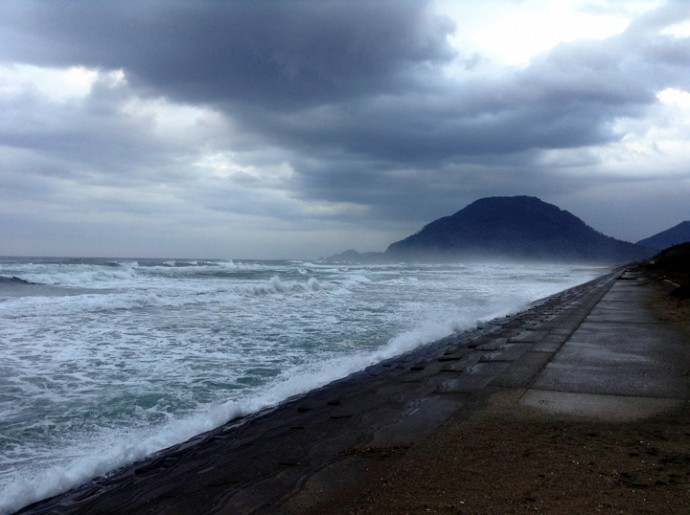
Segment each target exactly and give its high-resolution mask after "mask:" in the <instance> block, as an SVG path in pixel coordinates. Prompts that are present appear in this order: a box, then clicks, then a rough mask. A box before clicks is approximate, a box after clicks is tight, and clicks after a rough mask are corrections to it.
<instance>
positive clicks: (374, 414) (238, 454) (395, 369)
mask: <svg viewBox="0 0 690 515" xmlns="http://www.w3.org/2000/svg"><path fill="white" fill-rule="evenodd" d="M614 276H615V273H614V274H608V275H604V276H601V277H599V278H597V279H594V280H592V281H589V282H587V283H584V284H582V285H578V286H575V287H573V288H569V289H567V290H564V291H563V292H560V293H557V294H555V295H552V296H549V297H547V298H544V299H541V300H539V301H536V302H535V303H533V304H532V305H530V307H529V308H528V309H526V310H524V311H522V312H520V313H518V314H515V315H510V316H507V317H505V318H500V319H496V320H493V321H490V322H487V323H486V324H484V325H483V326H482V327H480V328H478V329H474V330H471V331H466V332H463V333H458V334H454V335H451V336H449V337H446V338H443V339H441V340H438V341H436V342H433V343H430V344H428V345H425V346H423V347H421V348H419V349H416V350H415V351H412V352H410V353H407V354H403V355H401V356H397V357H395V358H391V359H389V360H386V361H383V362H381V363H379V364H376V365H373V366H371V367H369V368H367V369H366V370H364V371H362V372H359V373H355V374H353V375H351V376H348V377H346V378H344V379H341V380H337V381H335V382H333V383H330V384H329V385H327V386H325V387H322V388H319V389H317V390H313V391H311V392H308V393H306V394H303V395H300V396H298V397H296V398H291V399H288V400H287V401H284V402H283V403H281V404H280V405H278V406H274V407H271V408H267V409H265V410H262V411H260V412H258V413H255V414H252V415H248V416H246V417H242V418H239V419H235V420H233V421H230V422H229V423H227V424H226V425H224V426H221V427H220V428H217V429H215V430H212V431H210V432H208V433H204V434H202V435H198V436H197V437H194V438H192V439H191V440H188V441H187V442H184V443H181V444H178V445H175V446H173V447H170V448H168V449H165V450H163V451H160V452H158V453H155V454H154V455H152V456H150V457H149V458H147V459H146V460H144V461H140V462H137V463H135V464H133V465H131V466H128V467H125V468H123V469H120V470H118V471H115V472H114V473H113V474H111V475H109V476H108V477H107V478H96V479H94V480H91V481H90V482H88V483H86V484H84V485H82V486H80V487H78V488H76V489H73V490H71V491H69V492H66V493H63V494H60V495H58V496H55V497H52V498H49V499H45V500H43V501H39V502H37V503H34V504H32V505H30V506H27V507H25V508H24V509H22V510H20V511H19V512H18V513H46V512H48V511H52V510H56V511H59V512H64V513H69V512H76V511H83V510H85V509H91V508H89V506H92V505H93V506H94V507H95V506H101V508H99V509H100V510H101V511H102V512H104V513H105V512H108V511H109V509H108V508H107V507H108V506H109V507H110V509H112V510H115V508H116V506H118V503H120V505H122V506H126V507H127V510H128V511H136V509H139V508H137V506H139V507H140V509H145V510H149V509H151V508H152V506H151V505H152V503H153V504H155V503H160V502H162V500H165V499H166V498H167V496H168V495H169V494H167V493H166V494H163V495H162V496H161V497H159V498H158V500H155V499H154V498H152V497H151V496H149V495H144V494H136V495H135V494H134V493H131V494H130V493H127V492H128V491H129V490H130V489H134V490H136V489H147V490H148V489H150V486H143V485H151V484H156V487H155V488H154V489H153V490H155V491H158V490H161V491H165V490H170V491H175V490H176V487H172V486H171V487H170V488H166V486H165V484H158V483H159V481H158V480H157V479H156V478H162V477H163V476H167V475H169V474H171V470H177V472H174V473H173V474H174V475H175V476H176V477H178V476H179V477H178V479H176V481H180V482H181V483H188V481H186V480H185V476H189V475H190V474H192V473H193V474H201V471H203V469H209V470H208V471H207V472H206V474H210V475H211V476H212V475H213V473H212V472H213V470H216V469H221V468H222V469H224V470H225V472H224V473H223V476H224V477H225V479H223V480H218V479H209V478H204V479H203V480H202V481H201V482H199V484H197V488H196V489H197V491H203V490H204V489H207V490H208V489H210V490H218V489H221V490H222V489H223V488H224V487H223V486H222V485H225V486H226V487H228V486H229V487H230V489H231V490H232V491H233V492H234V493H233V494H232V495H231V497H234V498H235V499H234V501H233V502H239V501H240V499H242V498H243V497H246V493H247V492H246V490H248V489H249V488H248V487H249V486H251V485H253V484H254V483H256V482H257V481H259V482H261V478H264V477H266V476H270V475H274V476H289V477H291V478H292V479H291V480H286V479H285V477H281V480H280V481H278V483H276V484H273V485H272V486H268V484H267V485H266V490H268V491H269V492H270V491H278V490H280V489H286V488H287V484H289V483H290V481H293V482H295V483H299V482H301V481H303V480H304V479H303V478H304V477H307V476H309V475H310V474H313V473H314V471H315V470H317V469H319V468H320V467H321V466H322V465H315V464H317V463H321V462H324V461H325V462H328V461H332V460H334V459H336V460H337V459H340V458H339V454H338V453H339V452H349V450H350V449H352V448H357V447H358V446H359V447H361V446H366V445H367V444H368V443H370V444H373V445H376V446H381V445H384V444H385V446H387V447H389V448H390V449H391V451H390V452H391V456H387V457H393V456H398V455H400V454H404V452H405V450H406V449H408V448H409V447H411V446H412V445H413V444H414V443H415V442H418V441H420V440H421V439H423V438H424V437H426V436H428V435H429V434H431V433H432V432H433V430H435V429H436V428H437V427H438V426H439V425H440V424H441V423H442V422H444V421H445V420H446V419H447V418H448V417H449V416H450V415H451V414H453V413H455V412H456V411H458V410H460V411H465V412H467V413H470V412H471V411H473V410H474V409H476V408H477V407H478V406H480V405H481V404H482V403H483V402H485V399H483V395H482V393H481V390H482V389H483V388H484V386H486V384H488V382H490V381H491V379H492V378H493V376H495V375H497V374H498V373H500V372H501V371H502V370H503V369H504V368H507V366H508V365H509V364H510V361H505V360H503V361H501V360H500V359H493V358H491V357H490V356H488V357H487V352H486V351H487V350H489V353H488V354H491V350H490V348H491V347H492V344H491V342H494V343H493V347H497V346H496V343H495V341H496V338H499V339H500V340H502V341H503V342H507V340H508V339H509V338H510V337H511V335H512V337H515V338H518V339H519V338H520V333H524V332H525V331H529V328H530V327H531V326H533V325H534V322H533V321H532V319H534V318H539V317H540V316H542V317H543V316H546V317H547V318H549V317H552V315H551V314H550V310H551V307H552V306H554V305H558V304H567V303H568V302H570V301H572V300H573V299H578V298H581V297H582V296H583V295H585V294H587V293H591V292H590V290H592V289H594V290H596V289H597V288H599V289H600V288H601V287H602V284H604V283H607V282H611V281H612V280H614ZM585 296H586V295H585ZM487 344H488V345H489V348H486V347H485V346H486V345H487ZM483 345H484V347H483ZM499 346H500V345H499ZM503 346H506V345H503ZM510 348H511V352H512V353H513V354H515V353H516V351H518V350H520V349H522V350H525V346H524V345H522V344H520V343H519V342H518V341H515V342H512V343H511V344H510ZM495 352H496V350H495V351H494V353H495ZM434 362H435V363H434ZM429 363H434V364H435V365H437V366H436V369H434V370H433V371H432V373H430V369H429V368H428V367H427V365H428V364H429ZM439 364H440V365H441V367H439V366H438V365H439ZM440 368H445V369H447V370H446V371H441V370H439V369H440ZM441 376H445V377H443V378H441ZM458 377H462V382H463V384H464V385H463V386H458V384H456V383H458V380H457V378H458ZM439 381H440V382H439ZM372 393H376V395H372ZM346 400H347V402H346ZM350 402H352V403H353V404H355V405H356V406H355V407H358V408H359V411H361V412H363V413H364V415H365V416H363V415H360V416H359V417H358V416H357V415H355V414H354V411H356V410H351V409H349V408H345V405H346V404H349V403H350ZM367 411H368V413H367ZM357 418H360V420H357V424H356V426H357V427H356V428H353V427H350V428H348V429H346V430H344V434H342V435H340V432H342V431H343V429H342V426H348V425H351V424H352V422H353V421H354V420H356V419H357ZM307 427H313V428H321V429H319V430H318V431H314V432H321V433H323V432H324V431H325V433H327V434H331V433H333V440H337V441H342V444H340V447H341V449H340V451H338V452H336V453H335V454H334V453H333V452H328V449H325V450H324V452H323V453H321V454H319V453H316V455H315V456H314V457H313V459H312V458H310V459H309V460H308V463H306V462H305V460H304V459H303V457H302V456H307V455H310V454H314V453H313V452H312V450H311V449H310V447H313V445H312V444H313V442H314V436H313V434H312V431H309V430H305V429H306V428H307ZM257 432H258V434H260V435H262V436H258V437H257V436H256V434H257ZM300 434H302V436H300ZM305 435H307V436H305ZM262 439H263V440H265V443H262V442H261V440H262ZM281 442H283V443H282V444H281ZM290 445H292V447H293V448H292V449H291V450H288V449H286V446H290ZM247 446H249V447H254V448H256V447H257V446H258V447H262V448H264V449H265V455H261V456H262V457H261V458H260V459H258V461H257V456H256V455H257V453H256V452H250V453H247V452H244V451H243V449H246V448H247ZM326 447H328V446H326ZM211 449H214V450H213V451H212V450H211ZM217 454H221V455H224V456H227V457H229V458H228V459H230V458H233V461H234V462H236V463H235V465H233V466H231V467H228V464H227V463H223V464H222V465H223V466H222V467H221V466H220V464H217V463H216V464H213V465H208V464H207V465H206V466H202V465H203V463H204V460H208V459H209V456H211V455H214V456H215V455H217ZM355 454H356V453H355ZM278 456H280V457H278ZM353 456H354V455H353ZM365 458H366V456H365ZM214 459H215V458H214ZM211 461H213V459H212V460H211ZM349 461H357V460H353V459H350V460H349ZM360 461H363V462H369V461H371V460H369V459H368V458H366V459H364V460H361V459H360ZM384 461H386V460H384ZM248 468H252V469H255V470H254V472H253V473H251V472H249V471H248V470H247V469H248ZM233 470H234V472H233ZM216 471H217V470H216ZM277 471H279V472H277ZM202 475H204V474H202ZM228 477H232V479H227V478H228ZM147 478H148V479H147ZM269 483H270V482H269ZM171 485H172V483H171ZM209 485H210V486H209ZM214 485H215V486H214ZM290 488H294V486H292V487H290ZM207 493H208V492H207ZM264 495H267V492H264V493H262V494H261V496H260V497H261V498H262V499H263V496H264ZM142 496H143V497H142ZM204 496H205V495H204ZM131 497H136V498H137V499H139V501H137V502H138V503H139V504H137V503H134V504H133V503H132V502H129V501H131V499H130V498H131ZM223 497H227V494H224V495H223ZM269 497H270V496H269ZM273 497H275V495H274V496H273ZM276 500H277V499H276ZM162 504H164V505H165V504H169V503H167V502H162ZM250 504H252V503H251V502H248V501H247V500H245V501H242V502H239V504H238V506H240V505H242V506H248V505H250ZM191 506H194V503H192V504H191ZM103 507H106V508H103ZM240 511H242V510H240ZM178 512H180V511H179V510H178ZM190 512H193V510H191V511H190Z"/></svg>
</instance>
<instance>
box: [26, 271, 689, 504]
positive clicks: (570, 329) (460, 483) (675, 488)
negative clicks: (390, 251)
mask: <svg viewBox="0 0 690 515" xmlns="http://www.w3.org/2000/svg"><path fill="white" fill-rule="evenodd" d="M673 302H675V301H673ZM686 309H687V307H685V306H680V307H676V306H675V304H674V303H668V302H667V299H666V297H665V294H664V292H663V291H662V290H660V289H656V288H655V287H654V285H653V284H651V283H650V280H649V279H647V278H646V277H645V276H644V275H642V274H639V273H631V272H620V271H619V272H615V273H612V274H609V275H606V276H603V277H601V278H599V279H596V280H594V281H591V282H589V283H586V284H584V285H581V286H578V287H575V288H571V289H569V290H566V291H564V292H562V293H560V294H557V295H555V296H553V297H550V298H547V299H544V300H543V301H541V302H539V303H537V304H535V305H534V306H533V307H531V308H530V309H528V310H526V311H524V312H522V313H520V314H518V315H515V316H510V317H505V318H504V319H499V320H495V321H493V322H491V323H488V324H486V325H485V326H483V327H480V328H478V329H476V330H473V331H469V332H464V333H458V334H454V335H451V336H449V337H447V338H444V339H442V340H439V341H437V342H434V343H432V344H430V345H428V346H426V347H424V348H422V349H419V350H417V351H414V352H412V353H409V354H406V355H403V356H401V357H397V358H393V359H390V360H388V361H385V362H383V363H380V364H378V365H375V366H372V367H370V368H368V369H366V370H365V371H363V372H361V373H357V374H355V375H353V376H350V377H348V378H345V379H342V380H340V381H336V382H334V383H332V384H330V385H327V386H325V387H323V388H320V389H318V390H314V391H312V392H309V393H308V394H306V395H303V396H299V397H297V398H294V399H291V400H289V401H287V402H285V403H282V404H280V405H279V406H277V407H274V408H270V409H267V410H264V411H262V412H259V413H257V414H254V415H251V416H249V417H246V418H242V419H237V420H235V421H231V422H230V423H229V424H227V425H225V426H222V427H220V428H218V429H216V430H214V431H211V432H209V433H206V434H203V435H200V436H198V437H196V438H193V439H192V440H190V441H188V442H186V443H183V444H179V445H177V446H174V447H172V448H170V449H168V450H166V451H163V452H161V453H158V454H156V455H154V456H152V457H150V458H149V459H147V460H145V461H143V462H139V463H136V464H135V465H133V466H130V467H126V468H124V469H122V470H120V471H118V472H116V473H115V474H113V475H111V476H109V477H107V478H100V479H96V480H93V481H91V482H90V483H88V484H86V485H84V486H82V487H80V488H77V489H75V490H73V491H71V492H68V493H66V494H63V495H60V496H58V497H55V498H53V499H49V500H46V501H44V502H40V503H37V504H35V505H33V506H29V507H27V508H26V509H24V510H23V511H22V513H53V512H58V513H122V512H127V513H252V512H256V513H424V512H437V513H444V512H445V513H510V512H514V513H526V512H538V513H574V512H575V513H578V512H579V513H584V512H587V513H589V512H596V511H599V512H604V513H607V512H608V513H619V512H623V513H682V512H687V511H688V508H689V507H690V491H689V490H688V487H687V485H688V484H689V481H688V480H689V476H688V471H689V470H690V468H689V465H690V453H689V452H688V450H687V443H688V442H689V441H690V430H688V429H687V428H688V427H690V426H689V425H688V422H690V416H689V415H688V404H687V399H688V398H689V397H688V371H689V370H690V367H689V364H690V352H689V349H690V346H689V345H688V341H689V340H688V332H686V331H687V327H686V321H687V317H686V316H684V315H683V313H686V312H684V311H682V310H686ZM678 310H680V311H678ZM623 333H625V334H626V338H625V341H619V339H618V338H617V337H616V338H613V339H610V338H609V339H608V340H607V339H606V338H605V337H602V335H606V334H609V335H611V334H614V335H620V334H623ZM636 335H637V336H636ZM592 341H596V345H592V344H591V343H592ZM602 349H605V350H606V353H603V352H602ZM640 378H642V380H641V379H640Z"/></svg>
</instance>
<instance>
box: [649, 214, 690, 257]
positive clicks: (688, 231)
mask: <svg viewBox="0 0 690 515" xmlns="http://www.w3.org/2000/svg"><path fill="white" fill-rule="evenodd" d="M686 242H690V221H688V220H686V221H684V222H681V223H679V224H678V225H674V226H673V227H671V228H670V229H666V230H665V231H661V232H660V233H657V234H655V235H653V236H650V237H649V238H645V239H643V240H640V241H638V242H637V245H641V246H643V247H648V248H650V249H654V250H664V249H666V248H668V247H672V246H673V245H678V244H679V243H686Z"/></svg>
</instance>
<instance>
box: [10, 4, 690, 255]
mask: <svg viewBox="0 0 690 515" xmlns="http://www.w3.org/2000/svg"><path fill="white" fill-rule="evenodd" d="M503 3H504V4H512V2H503ZM523 4H524V3H523ZM527 4H529V2H528V3H527ZM600 4H602V5H601V6H600V8H601V9H603V10H606V8H609V10H611V11H612V10H613V7H612V6H609V5H608V3H606V2H603V3H602V2H600ZM515 5H517V4H515ZM525 5H526V4H525ZM487 9H488V8H487ZM583 9H584V8H583ZM495 15H496V16H500V15H501V13H500V10H497V11H496V13H495ZM629 18H630V19H629V23H628V24H627V26H626V28H624V30H622V31H619V32H616V33H614V34H612V35H610V36H608V37H604V38H599V39H575V40H571V41H563V42H560V43H558V44H556V45H555V46H553V47H552V48H550V49H549V50H548V51H545V52H543V53H541V54H537V55H534V56H533V57H532V58H531V59H530V60H529V62H528V63H527V64H525V65H512V64H505V63H500V62H497V61H496V60H495V59H493V58H492V57H491V56H489V55H484V54H483V53H482V50H481V48H472V47H470V46H467V47H466V48H465V47H462V46H459V45H457V44H453V37H454V36H457V35H458V32H459V31H461V30H462V23H460V24H458V21H459V20H458V19H454V18H453V16H452V13H450V14H449V13H446V12H444V9H443V4H442V3H435V2H421V1H409V2H406V1H402V2H401V1H393V0H390V1H377V2H365V1H348V2H344V1H329V0H326V1H319V2H314V1H307V0H302V1H290V2H250V1H231V2H210V1H208V2H182V1H174V2H138V1H137V2H135V1H126V2H118V3H114V2H109V3H105V2H102V3H98V4H94V3H93V2H86V1H82V2H78V1H75V2H60V3H57V2H38V1H37V2H30V1H22V2H3V3H2V5H0V38H1V39H2V41H3V45H2V46H1V47H0V67H1V68H0V107H2V112H3V120H2V121H0V155H2V156H3V158H2V161H3V163H5V164H4V165H3V167H2V170H0V181H1V182H2V185H3V191H4V194H3V196H4V199H5V200H4V202H5V204H4V208H2V209H3V214H2V216H3V220H4V222H2V225H3V227H4V228H5V229H4V230H6V231H11V233H12V234H13V239H12V241H13V242H14V244H11V243H8V244H7V245H8V246H7V248H6V249H5V250H4V252H3V253H32V252H35V253H51V248H55V251H54V252H52V253H65V252H66V250H65V249H68V248H70V247H69V245H74V244H75V241H76V240H77V239H78V237H77V236H74V237H72V236H71V235H74V234H77V235H78V234H79V233H80V231H83V234H86V235H89V236H88V238H82V239H81V240H80V242H81V247H80V248H79V249H78V251H79V252H88V253H91V254H101V255H102V254H113V253H119V254H120V255H122V254H123V253H127V254H129V255H155V254H158V255H178V256H180V257H182V256H183V254H184V255H190V252H189V251H185V249H186V247H185V243H184V242H185V241H188V242H189V241H195V242H198V243H197V244H196V246H195V247H194V248H195V249H199V252H201V253H202V254H204V256H199V257H210V256H212V255H216V256H220V255H221V254H222V256H220V257H250V256H249V254H254V256H253V257H278V256H281V255H282V256H290V255H292V256H298V255H299V253H300V252H301V251H303V254H302V255H312V256H314V255H324V254H328V253H332V252H336V251H339V250H343V249H344V248H346V247H350V246H359V247H360V250H369V249H377V248H379V249H380V248H384V247H385V246H386V245H387V243H389V242H390V241H391V239H393V238H397V237H399V236H402V235H405V234H408V233H410V232H413V231H414V230H417V229H418V228H419V226H420V225H422V224H424V223H426V222H427V221H429V220H430V219H432V218H435V217H438V216H442V215H445V214H449V213H452V212H454V211H457V210H458V209H460V208H462V207H463V206H464V205H465V204H467V203H468V202H471V201H472V200H474V199H476V198H478V197H481V196H487V195H506V194H533V195H538V196H540V197H542V198H543V199H544V200H546V201H549V202H553V203H556V204H557V205H559V206H560V207H563V208H566V209H569V210H570V211H572V212H573V213H575V214H576V215H578V216H581V217H582V218H584V219H585V221H586V222H588V223H590V224H591V225H593V226H594V227H595V228H597V229H600V230H603V231H604V232H607V233H608V234H611V235H613V236H616V237H621V238H628V239H639V238H642V237H645V236H648V235H650V234H651V233H653V232H656V231H658V230H662V229H665V228H667V227H670V226H671V225H675V224H676V223H678V222H679V221H681V220H682V219H685V218H690V210H689V209H688V207H687V201H683V199H687V197H688V194H690V172H689V171H688V167H687V164H683V163H682V162H681V161H682V159H681V158H682V157H683V156H685V157H687V154H686V153H685V152H686V151H687V150H690V147H688V146H687V141H688V136H690V127H689V126H688V124H687V123H685V122H683V120H682V119H680V118H682V116H681V117H680V118H675V117H674V116H675V115H674V109H677V107H676V104H673V102H678V101H679V102H680V103H681V105H682V103H683V102H684V100H683V99H685V98H686V97H685V96H683V95H686V96H688V97H690V93H689V91H690V77H689V76H688V74H687V70H688V68H689V66H690V40H689V39H688V35H687V34H685V33H682V32H681V33H680V35H679V33H677V32H674V30H673V28H674V27H677V26H679V24H682V23H683V22H685V23H688V22H690V6H688V5H687V4H685V3H682V2H668V3H664V2H659V3H658V4H657V5H656V6H655V7H654V8H652V9H647V10H643V11H641V12H639V13H635V14H634V15H629ZM460 21H462V20H460ZM459 25H460V27H459ZM516 43H517V42H516ZM65 70H68V71H69V70H73V74H74V77H76V78H75V79H74V80H75V81H76V82H77V83H80V81H81V83H83V84H82V85H81V86H79V84H77V85H75V84H72V83H70V81H69V80H68V79H69V77H67V78H64V77H66V76H65V75H64V74H65V73H67V72H65ZM74 70H76V71H74ZM55 77H63V79H64V80H63V79H60V80H63V82H61V83H56V84H51V83H50V81H51V80H54V78H55ZM70 87H72V88H73V89H71V90H70ZM79 87H81V88H82V89H79ZM663 94H665V95H666V96H665V97H664V96H663ZM679 99H680V100H679ZM664 100H667V101H669V102H670V101H673V102H671V104H672V105H670V104H668V102H667V103H664ZM676 115H677V112H676ZM634 152H639V156H638V157H639V159H632V158H631V155H632V153H634ZM621 163H623V164H622V165H621ZM621 166H622V168H621ZM626 167H627V168H626ZM604 192H606V193H604ZM23 206H24V207H23ZM25 206H33V208H32V209H31V212H30V216H27V215H26V209H27V208H26V207H25ZM633 206H635V207H633ZM37 209H38V211H37ZM40 211H44V212H45V213H46V217H47V219H46V220H48V221H49V224H50V226H51V227H53V229H54V231H56V232H57V233H60V232H61V231H64V236H63V241H64V242H65V245H64V246H62V247H61V246H60V245H56V246H55V247H50V246H43V245H41V244H37V243H36V242H35V241H34V239H32V236H31V235H32V234H37V235H38V234H39V233H40V232H41V231H38V230H36V229H35V228H36V227H37V226H39V225H40V223H41V216H40ZM642 212H646V213H649V214H648V215H646V216H640V215H639V213H642ZM636 213H637V214H638V216H639V218H638V219H635V218H634V215H635V214H636ZM631 216H632V217H631ZM137 220H138V222H137ZM135 222H137V223H138V225H136V224H135ZM134 225H136V227H137V228H136V230H135V231H133V232H130V233H129V234H130V235H131V234H135V233H136V234H141V236H137V237H136V238H134V239H135V240H136V244H132V243H131V241H132V240H130V239H128V232H127V231H128V230H131V228H132V227H133V226H134ZM44 227H45V226H44ZM104 227H107V228H109V230H110V231H111V232H110V234H111V237H110V239H109V240H108V239H107V238H96V237H95V236H93V235H94V234H98V229H99V228H101V229H102V228H104ZM147 232H153V233H156V234H168V235H169V238H168V239H166V240H165V242H163V243H161V241H156V245H157V246H154V245H153V244H151V245H149V246H147V245H146V244H142V241H144V242H145V241H146V234H147ZM288 234H292V236H288ZM173 238H174V239H175V241H176V242H177V243H173ZM221 238H225V239H226V241H227V242H228V243H226V244H223V243H222V242H221ZM55 239H56V240H58V241H59V240H60V238H59V237H56V238H55ZM35 240H41V237H40V236H37V237H36V238H35ZM43 241H44V240H43ZM88 241H93V244H92V245H90V244H88ZM230 242H233V243H230ZM362 246H367V248H362ZM72 248H74V247H72ZM281 249H282V250H281ZM243 254H245V255H243Z"/></svg>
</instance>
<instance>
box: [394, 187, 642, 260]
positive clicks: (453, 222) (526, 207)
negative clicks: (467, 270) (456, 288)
mask: <svg viewBox="0 0 690 515" xmlns="http://www.w3.org/2000/svg"><path fill="white" fill-rule="evenodd" d="M651 253H652V252H650V251H649V249H646V248H643V247H639V246H637V245H634V244H633V243H629V242H624V241H620V240H616V239H614V238H611V237H609V236H605V235H603V234H601V233H600V232H597V231H595V230H594V229H592V228H591V227H589V226H588V225H587V224H585V223H584V222H583V221H582V220H580V219H579V218H577V217H576V216H575V215H573V214H571V213H569V212H568V211H564V210H562V209H559V208H558V207H556V206H554V205H552V204H547V203H546V202H543V201H542V200H540V199H538V198H536V197H526V196H519V197H487V198H483V199H479V200H477V201H475V202H473V203H472V204H470V205H468V206H467V207H465V208H464V209H462V210H460V211H458V212H457V213H455V214H454V215H451V216H446V217H443V218H439V219H438V220H435V221H433V222H431V223H430V224H428V225H426V226H424V228H422V230H421V231H419V232H418V233H416V234H413V235H412V236H409V237H408V238H405V239H404V240H401V241H398V242H395V243H392V244H391V245H390V246H389V247H388V249H387V250H386V252H385V254H386V255H387V256H390V258H392V259H414V260H418V259H421V260H447V259H456V258H506V259H529V260H534V259H537V260H552V261H588V262H602V263H603V262H606V263H611V262H624V261H632V260H636V259H641V258H645V257H649V255H650V254H651Z"/></svg>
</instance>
